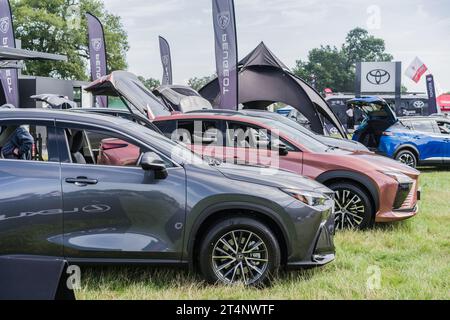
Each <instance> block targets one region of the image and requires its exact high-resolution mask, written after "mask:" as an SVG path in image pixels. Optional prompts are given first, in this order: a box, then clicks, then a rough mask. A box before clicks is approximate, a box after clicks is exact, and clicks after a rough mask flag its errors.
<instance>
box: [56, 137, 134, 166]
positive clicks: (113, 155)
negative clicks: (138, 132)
mask: <svg viewBox="0 0 450 320" xmlns="http://www.w3.org/2000/svg"><path fill="white" fill-rule="evenodd" d="M65 133H66V139H67V145H68V150H69V152H70V156H71V161H72V163H78V164H93V165H110V166H137V165H138V163H139V159H140V157H141V154H142V153H143V151H142V150H141V149H140V148H139V147H137V146H135V145H133V144H131V143H129V142H126V141H124V140H121V139H119V138H116V137H111V136H110V135H105V134H103V133H100V132H93V131H90V132H88V131H86V130H73V129H66V130H65Z"/></svg>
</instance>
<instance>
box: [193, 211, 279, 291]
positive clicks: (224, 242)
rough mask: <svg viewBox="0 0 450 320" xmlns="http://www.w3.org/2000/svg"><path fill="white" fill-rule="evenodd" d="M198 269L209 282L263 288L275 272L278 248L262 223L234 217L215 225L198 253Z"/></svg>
mask: <svg viewBox="0 0 450 320" xmlns="http://www.w3.org/2000/svg"><path fill="white" fill-rule="evenodd" d="M199 262H200V270H201V272H202V274H203V276H204V277H205V279H206V280H207V281H208V282H210V283H222V284H237V283H242V284H244V285H249V286H262V285H265V284H267V283H268V282H269V281H270V280H271V278H273V276H274V275H275V274H276V273H277V271H278V268H279V266H280V247H279V244H278V241H277V239H276V238H275V236H274V234H273V232H272V231H271V230H270V229H269V228H268V227H267V226H266V225H264V224H262V223H261V222H259V221H257V220H254V219H250V218H245V217H235V218H229V219H226V220H223V221H220V222H218V223H216V224H214V225H213V226H212V227H211V228H210V230H209V231H208V232H207V234H206V236H205V237H204V238H203V242H202V243H201V245H200V251H199Z"/></svg>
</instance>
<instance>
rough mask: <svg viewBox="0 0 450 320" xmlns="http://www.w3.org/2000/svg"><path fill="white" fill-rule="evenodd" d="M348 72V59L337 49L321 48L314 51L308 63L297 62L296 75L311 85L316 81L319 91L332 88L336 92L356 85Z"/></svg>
mask: <svg viewBox="0 0 450 320" xmlns="http://www.w3.org/2000/svg"><path fill="white" fill-rule="evenodd" d="M345 70H347V59H346V57H345V56H344V54H343V53H342V51H340V50H338V49H337V48H336V47H330V46H321V47H320V48H316V49H312V50H311V51H310V52H309V54H308V61H307V62H304V61H301V60H299V61H297V65H296V67H295V69H294V73H295V74H296V75H297V76H299V77H300V78H302V79H304V80H306V81H308V82H309V83H312V82H313V78H314V80H315V87H316V88H317V89H319V90H323V89H325V88H332V89H333V90H334V91H346V90H347V88H350V87H351V86H352V85H353V83H354V76H352V75H351V74H350V73H349V72H346V71H345Z"/></svg>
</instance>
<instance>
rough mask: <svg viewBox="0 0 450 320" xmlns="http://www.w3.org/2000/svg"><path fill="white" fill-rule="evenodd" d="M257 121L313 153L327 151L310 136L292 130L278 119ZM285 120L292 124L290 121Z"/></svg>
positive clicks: (296, 129) (291, 127)
mask: <svg viewBox="0 0 450 320" xmlns="http://www.w3.org/2000/svg"><path fill="white" fill-rule="evenodd" d="M259 120H260V121H261V122H262V123H264V124H265V125H268V126H270V127H272V128H276V129H277V130H279V132H280V133H283V134H284V135H286V136H287V137H288V138H289V139H291V140H293V141H296V142H298V143H300V144H302V145H304V146H305V147H306V148H308V149H309V150H311V151H313V152H325V151H327V150H328V149H329V147H328V146H326V145H324V144H323V143H321V142H319V141H318V140H316V139H314V138H312V137H311V136H310V135H308V134H305V133H304V132H303V131H300V130H298V128H294V127H293V126H291V125H290V124H286V123H285V122H284V121H283V122H281V121H278V119H277V120H272V119H266V118H259ZM287 120H288V121H291V122H293V121H292V120H289V119H287ZM294 124H295V123H294ZM303 129H304V128H303Z"/></svg>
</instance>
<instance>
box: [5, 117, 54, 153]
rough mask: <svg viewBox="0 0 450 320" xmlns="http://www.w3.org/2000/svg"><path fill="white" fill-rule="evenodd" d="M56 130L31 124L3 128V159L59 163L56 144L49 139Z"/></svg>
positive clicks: (11, 125) (9, 125)
mask: <svg viewBox="0 0 450 320" xmlns="http://www.w3.org/2000/svg"><path fill="white" fill-rule="evenodd" d="M54 130H55V128H54V127H47V126H43V125H35V124H30V123H18V124H8V125H3V126H1V127H0V154H1V158H2V159H9V160H29V161H39V162H59V157H58V150H57V147H56V142H55V141H53V140H50V139H49V138H50V136H51V133H53V132H54Z"/></svg>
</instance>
